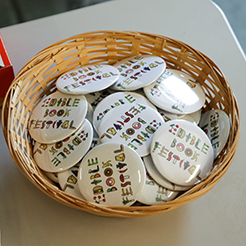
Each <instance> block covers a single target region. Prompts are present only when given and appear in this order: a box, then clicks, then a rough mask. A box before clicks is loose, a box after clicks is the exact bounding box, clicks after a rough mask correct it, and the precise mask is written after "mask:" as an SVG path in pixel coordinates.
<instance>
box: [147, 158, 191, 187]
mask: <svg viewBox="0 0 246 246" xmlns="http://www.w3.org/2000/svg"><path fill="white" fill-rule="evenodd" d="M143 162H144V165H145V167H146V170H147V173H148V174H149V176H150V177H151V178H152V179H153V180H154V181H155V182H156V183H157V184H159V185H160V186H163V187H165V188H166V189H168V190H172V191H184V190H188V189H190V188H191V187H192V186H180V185H177V184H174V183H171V182H170V181H169V180H167V179H165V178H164V177H163V176H162V175H161V174H160V173H159V171H158V170H157V169H156V167H155V164H154V162H153V161H152V158H151V156H150V155H148V156H145V157H143Z"/></svg>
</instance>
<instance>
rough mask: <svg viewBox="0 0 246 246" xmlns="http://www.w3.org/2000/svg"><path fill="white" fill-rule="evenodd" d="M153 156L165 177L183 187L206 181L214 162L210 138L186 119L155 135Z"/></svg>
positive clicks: (162, 129) (166, 124)
mask: <svg viewBox="0 0 246 246" xmlns="http://www.w3.org/2000/svg"><path fill="white" fill-rule="evenodd" d="M151 157H152V160H153V162H154V164H155V166H156V168H157V170H158V171H159V172H160V174H161V175H162V176H164V177H165V178H166V179H167V180H169V181H170V182H172V183H175V184H178V185H181V186H191V185H193V184H195V183H196V182H198V181H200V180H203V179H204V178H205V177H206V176H207V175H208V173H209V171H210V170H211V168H212V166H213V160H214V154H213V148H212V145H211V143H210V140H209V138H208V137H207V135H206V134H205V133H204V132H203V131H202V129H201V128H199V127H198V126H197V125H195V124H194V123H191V122H189V121H184V120H171V121H168V122H166V123H165V124H163V125H162V126H161V127H160V128H159V129H158V130H157V131H156V132H155V134H154V137H153V139H152V142H151Z"/></svg>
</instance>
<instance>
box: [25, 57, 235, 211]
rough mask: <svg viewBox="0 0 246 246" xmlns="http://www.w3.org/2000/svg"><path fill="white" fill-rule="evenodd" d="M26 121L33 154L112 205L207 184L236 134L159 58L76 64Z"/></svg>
mask: <svg viewBox="0 0 246 246" xmlns="http://www.w3.org/2000/svg"><path fill="white" fill-rule="evenodd" d="M56 87H57V89H58V90H56V91H55V92H54V93H52V94H50V95H49V96H46V97H45V98H43V99H40V102H39V103H38V104H37V105H36V107H35V108H34V110H33V111H32V114H31V116H30V119H29V123H28V130H29V133H30V135H31V137H32V138H33V139H34V140H35V145H34V148H33V157H34V159H35V161H36V163H37V165H38V166H39V168H40V169H42V170H43V171H44V172H45V173H46V175H47V177H49V178H50V179H51V180H52V181H54V182H55V183H57V185H58V186H59V188H60V189H61V190H62V191H64V192H67V193H69V194H71V195H73V196H75V197H78V198H80V199H84V200H86V201H89V202H94V203H97V204H100V205H107V206H131V205H134V204H136V203H137V204H139V203H140V204H144V205H154V204H160V203H163V202H167V201H170V200H173V199H174V198H176V197H177V196H178V195H179V194H180V193H181V192H184V191H186V190H188V189H190V188H191V187H193V186H194V185H196V184H197V183H199V182H201V181H202V180H204V179H205V178H206V177H207V175H208V174H209V172H210V171H211V169H212V167H213V162H214V159H215V158H216V157H217V156H218V155H219V153H220V152H221V150H222V149H223V148H224V146H225V144H226V142H227V139H228V136H229V131H230V120H229V117H228V116H227V114H226V113H225V112H224V111H222V110H219V109H214V110H210V111H207V112H206V113H204V114H202V113H201V112H202V107H203V106H204V103H205V93H204V91H203V88H202V87H201V85H200V84H199V83H198V82H197V81H196V80H194V79H193V78H192V77H191V76H189V75H187V74H186V73H184V72H182V71H179V70H174V69H167V68H166V63H165V61H164V60H163V59H162V58H160V57H157V56H151V55H138V56H133V57H130V58H126V59H124V60H122V61H120V62H118V63H116V64H114V65H113V66H110V65H104V64H98V65H88V66H84V67H80V68H78V69H74V70H72V71H69V72H67V73H64V74H63V75H61V76H60V77H59V78H58V79H57V81H56Z"/></svg>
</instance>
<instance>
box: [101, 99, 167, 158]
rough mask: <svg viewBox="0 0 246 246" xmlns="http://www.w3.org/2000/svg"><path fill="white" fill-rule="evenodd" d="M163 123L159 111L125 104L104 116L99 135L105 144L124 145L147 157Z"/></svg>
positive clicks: (138, 105)
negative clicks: (154, 137) (116, 143)
mask: <svg viewBox="0 0 246 246" xmlns="http://www.w3.org/2000/svg"><path fill="white" fill-rule="evenodd" d="M163 123H164V120H163V118H162V117H161V115H160V114H159V113H158V112H157V110H155V109H153V108H151V107H148V106H144V105H140V104H135V105H134V104H125V105H122V106H121V107H120V109H118V108H113V109H112V110H110V111H109V112H108V113H107V114H105V115H104V117H103V119H102V120H101V124H100V125H99V127H98V135H99V137H100V139H101V141H102V142H103V143H105V142H119V143H123V144H125V145H127V146H129V147H130V148H132V149H134V150H135V151H136V152H137V153H138V154H139V155H140V156H146V155H148V154H149V153H150V143H151V139H152V137H153V135H154V132H155V131H156V130H157V129H158V128H159V127H160V126H161V124H163Z"/></svg>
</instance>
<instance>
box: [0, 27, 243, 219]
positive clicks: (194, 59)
mask: <svg viewBox="0 0 246 246" xmlns="http://www.w3.org/2000/svg"><path fill="white" fill-rule="evenodd" d="M139 54H142V55H156V56H160V57H162V58H163V59H164V60H165V61H166V64H167V68H174V69H179V70H181V71H183V72H185V73H187V74H189V75H191V76H192V77H193V78H194V79H195V80H197V81H198V82H199V83H200V84H201V85H202V87H203V89H204V92H205V94H206V102H205V105H204V108H203V109H202V110H203V112H205V111H207V110H210V109H216V108H218V109H222V110H224V111H225V112H226V113H227V114H228V116H229V117H230V121H231V131H230V135H229V139H228V142H227V144H226V146H225V147H224V149H223V150H222V152H221V153H220V155H219V156H218V157H217V158H216V160H215V162H214V167H213V169H212V171H211V173H210V174H209V176H208V177H207V178H206V180H204V181H202V182H201V183H199V184H197V185H196V186H194V187H193V188H192V189H190V190H188V191H186V192H185V193H182V194H181V195H180V196H178V197H177V198H176V199H175V200H173V201H170V202H166V203H163V204H160V205H154V206H141V205H138V206H131V207H106V206H100V205H97V204H94V203H90V202H87V201H84V200H80V199H78V198H76V197H73V196H72V195H68V194H67V193H65V192H63V191H61V190H60V189H59V188H58V187H57V186H56V185H55V184H53V183H52V182H51V181H50V180H49V179H48V178H47V177H46V176H45V175H44V173H43V172H42V170H40V169H39V168H38V166H37V164H36V163H35V161H34V159H33V157H32V149H33V145H34V141H33V139H32V138H31V137H30V135H29V133H28V130H27V125H28V119H29V116H30V114H31V112H32V110H33V108H34V107H35V105H37V103H38V102H39V101H40V100H41V99H42V98H44V97H45V96H47V95H49V94H50V93H52V92H54V91H55V90H56V85H55V82H56V79H57V78H58V77H59V76H60V75H61V74H63V73H65V72H67V71H69V70H71V69H75V68H78V67H80V66H84V65H88V64H90V65H92V64H98V63H101V64H109V65H113V64H114V63H116V62H117V61H120V60H121V59H123V58H125V57H130V56H134V55H139ZM2 126H3V131H4V136H5V140H6V142H7V145H8V148H9V151H10V154H11V156H12V158H13V159H14V161H15V162H16V164H17V166H18V167H19V168H20V169H21V171H22V172H23V173H24V175H25V176H27V177H28V179H29V180H31V182H32V183H34V184H35V185H36V186H37V187H38V188H39V189H41V190H42V191H43V192H44V193H46V194H47V195H49V196H50V197H52V198H53V199H55V200H57V201H59V202H61V203H63V204H66V205H68V206H71V207H73V208H76V209H80V210H83V211H87V212H90V213H93V214H97V215H102V216H115V217H141V216H148V215H152V214H157V213H162V212H166V211H169V210H172V209H175V208H178V207H180V206H181V205H183V204H186V203H188V202H191V201H193V200H195V199H197V198H199V197H200V196H202V195H204V194H205V193H206V192H208V191H209V190H210V189H212V188H213V187H214V185H215V184H216V183H217V182H218V181H219V180H220V179H221V178H222V177H223V175H224V174H225V172H226V171H227V169H228V168H229V166H230V164H231V163H232V160H233V158H234V156H235V153H236V150H237V146H238V141H239V135H240V115H239V108H238V104H237V101H236V99H235V97H234V95H233V92H232V90H231V87H230V85H229V83H228V81H227V79H226V78H225V76H224V74H223V73H222V72H221V70H220V69H219V68H218V67H217V66H216V65H215V64H214V62H213V61H211V60H210V59H209V58H208V57H207V56H205V55H204V54H203V53H201V52H199V51H198V50H196V49H194V48H192V47H191V46H189V45H187V44H185V43H183V42H180V41H178V40H174V39H171V38H168V37H165V36H160V35H155V34H149V33H139V32H118V31H100V32H90V33H84V34H79V35H76V36H73V37H70V38H68V39H65V40H62V41H59V42H57V43H54V44H52V45H50V46H49V47H47V48H45V49H44V50H42V51H40V52H39V53H38V54H37V55H36V56H35V57H33V58H32V59H31V60H30V61H29V62H28V63H27V64H26V65H25V66H24V67H23V68H22V69H21V71H20V72H19V73H18V75H17V76H16V78H15V79H14V81H13V82H12V84H11V86H10V89H9V91H8V93H7V95H6V97H5V100H4V104H3V109H2Z"/></svg>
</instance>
